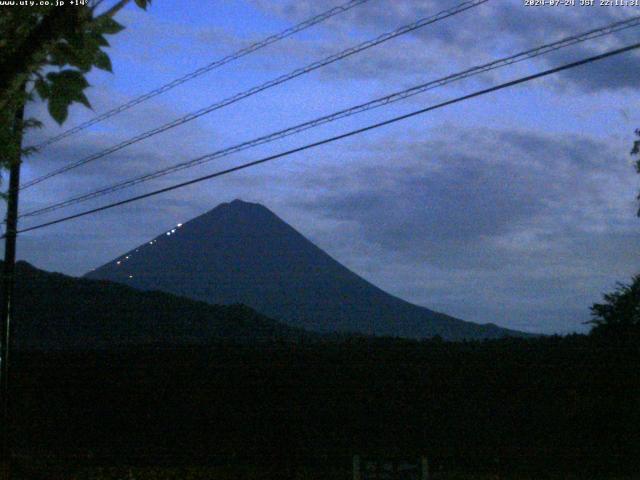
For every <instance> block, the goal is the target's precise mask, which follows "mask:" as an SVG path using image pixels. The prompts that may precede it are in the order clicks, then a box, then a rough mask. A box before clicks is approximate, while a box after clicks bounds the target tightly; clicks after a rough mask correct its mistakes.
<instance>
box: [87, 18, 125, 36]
mask: <svg viewBox="0 0 640 480" xmlns="http://www.w3.org/2000/svg"><path fill="white" fill-rule="evenodd" d="M93 24H94V32H97V33H99V34H102V35H114V34H116V33H118V32H121V31H122V30H124V27H123V26H122V25H120V24H119V23H118V22H116V21H115V20H114V19H113V18H111V17H107V16H102V17H98V18H97V19H96V20H95V21H94V22H93Z"/></svg>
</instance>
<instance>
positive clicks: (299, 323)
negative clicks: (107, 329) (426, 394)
mask: <svg viewBox="0 0 640 480" xmlns="http://www.w3.org/2000/svg"><path fill="white" fill-rule="evenodd" d="M87 276H88V277H90V278H96V279H104V280H112V281H116V282H120V283H124V284H127V285H130V286H132V287H136V288H139V289H142V290H160V291H165V292H169V293H174V294H178V295H182V296H186V297H189V298H192V299H196V300H201V301H205V302H207V303H211V304H238V303H242V304H245V305H248V306H250V307H252V308H254V309H256V310H257V311H259V312H261V313H263V314H265V315H267V316H269V317H271V318H274V319H276V320H281V321H283V322H285V323H288V324H289V325H291V326H295V327H301V328H305V329H309V330H314V331H319V332H328V333H330V332H359V333H364V334H373V335H389V336H400V337H411V338H425V337H430V336H433V335H440V336H442V337H443V338H446V339H463V338H468V339H471V338H495V337H500V336H505V335H508V334H510V333H513V334H516V333H517V332H509V331H507V330H504V329H500V328H492V327H489V326H481V325H477V324H474V323H470V322H464V321H462V320H458V319H455V318H453V317H449V316H447V315H444V314H441V313H437V312H434V311H432V310H429V309H427V308H423V307H419V306H417V305H412V304H410V303H408V302H405V301H404V300H401V299H399V298H397V297H394V296H392V295H390V294H388V293H386V292H384V291H382V290H380V289H379V288H377V287H376V286H374V285H372V284H371V283H369V282H367V281H366V280H365V279H363V278H361V277H360V276H358V275H356V274H355V273H354V272H352V271H350V270H349V269H347V268H346V267H344V266H343V265H341V264H340V263H338V262H337V261H336V260H334V259H333V258H331V257H330V256H329V255H328V254H326V253H325V252H324V251H322V250H321V249H320V248H318V247H317V246H316V245H314V244H313V243H311V242H310V241H309V240H307V239H306V238H305V237H304V236H302V235H301V234H300V233H299V232H297V231H296V230H295V229H294V228H293V227H291V226H290V225H288V224H287V223H286V222H284V221H283V220H282V219H280V218H279V217H278V216H277V215H276V214H275V213H273V212H272V211H271V210H269V209H268V208H266V207H264V206H263V205H260V204H258V203H250V202H245V201H243V200H240V199H236V200H234V201H232V202H230V203H223V204H221V205H218V206H217V207H216V208H214V209H212V210H210V211H209V212H207V213H205V214H203V215H200V216H199V217H196V218H194V219H192V220H189V221H187V222H185V223H184V224H181V223H180V224H178V225H176V227H175V228H172V229H171V230H169V231H167V232H165V234H163V235H160V236H159V237H156V239H155V240H152V241H151V242H148V243H147V244H145V245H142V246H139V247H137V248H135V249H133V250H131V251H130V252H128V253H125V254H124V255H122V256H120V257H118V258H116V259H114V260H113V261H111V262H109V263H107V264H105V265H103V266H102V267H99V268H98V269H96V270H94V271H92V272H90V273H89V274H87Z"/></svg>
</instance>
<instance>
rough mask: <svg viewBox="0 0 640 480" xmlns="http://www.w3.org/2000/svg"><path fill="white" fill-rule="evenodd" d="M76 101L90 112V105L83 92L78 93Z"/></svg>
mask: <svg viewBox="0 0 640 480" xmlns="http://www.w3.org/2000/svg"><path fill="white" fill-rule="evenodd" d="M77 101H78V102H80V103H81V104H83V105H84V106H85V107H87V108H88V109H89V110H92V108H91V104H90V103H89V99H88V98H87V96H86V95H85V94H84V93H83V92H80V94H79V95H78V98H77Z"/></svg>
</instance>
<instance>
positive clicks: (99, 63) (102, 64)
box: [93, 50, 113, 72]
mask: <svg viewBox="0 0 640 480" xmlns="http://www.w3.org/2000/svg"><path fill="white" fill-rule="evenodd" d="M93 64H94V65H95V66H96V67H97V68H99V69H100V70H106V71H107V72H113V68H112V66H111V59H110V58H109V55H107V54H106V53H104V52H103V51H102V50H100V51H98V53H96V56H95V58H94V59H93Z"/></svg>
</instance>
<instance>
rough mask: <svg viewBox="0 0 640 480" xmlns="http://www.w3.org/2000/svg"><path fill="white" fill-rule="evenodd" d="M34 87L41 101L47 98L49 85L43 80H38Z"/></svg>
mask: <svg viewBox="0 0 640 480" xmlns="http://www.w3.org/2000/svg"><path fill="white" fill-rule="evenodd" d="M34 87H35V89H36V92H38V95H40V98H41V99H42V100H46V99H47V98H49V93H50V92H49V84H48V83H47V82H46V80H45V79H44V78H38V79H37V80H36V81H35V84H34Z"/></svg>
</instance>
